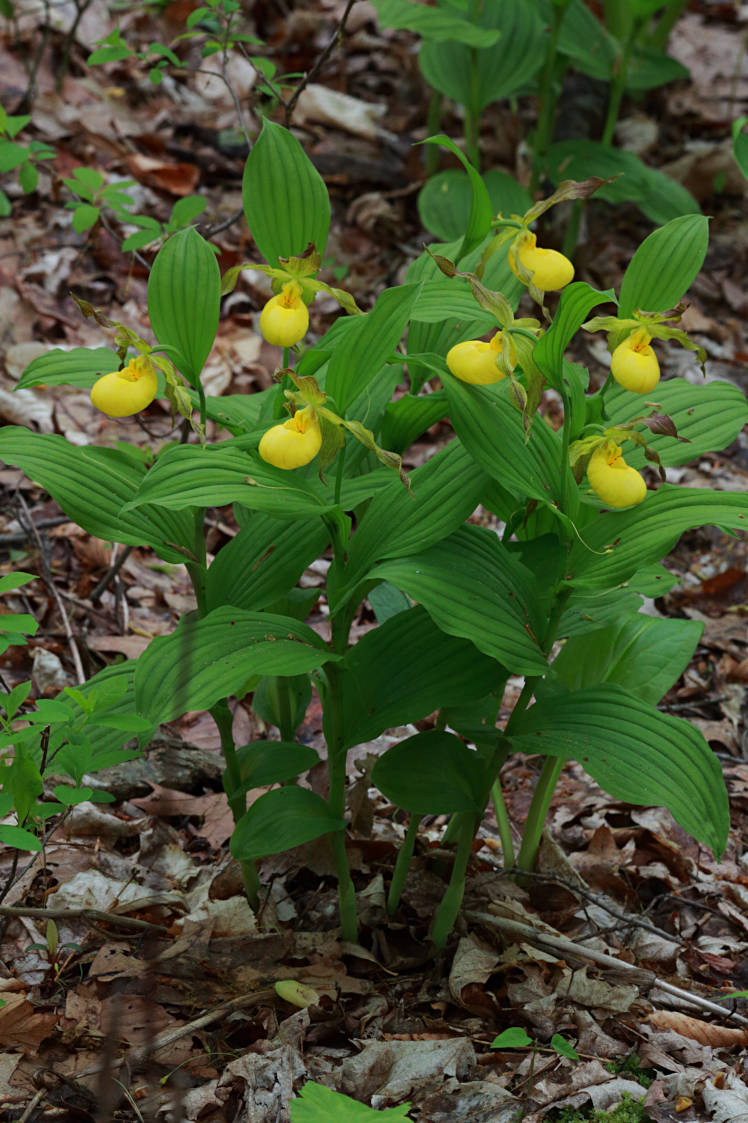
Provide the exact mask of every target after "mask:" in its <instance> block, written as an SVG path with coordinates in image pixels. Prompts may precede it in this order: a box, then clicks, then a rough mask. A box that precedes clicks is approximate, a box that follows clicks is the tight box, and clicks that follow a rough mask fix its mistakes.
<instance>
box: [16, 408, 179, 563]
mask: <svg viewBox="0 0 748 1123" xmlns="http://www.w3.org/2000/svg"><path fill="white" fill-rule="evenodd" d="M0 457H1V458H2V459H3V460H5V461H6V463H8V464H13V465H15V466H17V467H19V468H22V469H23V471H24V472H25V473H26V474H27V475H28V476H29V478H30V479H32V480H34V482H35V483H38V484H39V485H40V486H41V487H43V488H44V489H45V490H46V491H48V492H49V494H50V495H51V496H52V498H53V499H54V500H55V501H56V502H57V503H59V505H60V506H61V507H62V509H63V511H64V512H65V514H66V515H67V516H68V518H70V519H72V520H73V521H74V522H77V523H78V525H79V526H81V527H83V529H84V530H86V531H88V533H89V534H93V535H95V536H96V537H97V538H103V539H104V541H106V542H122V543H125V544H128V545H132V546H153V548H154V549H155V550H156V552H157V553H158V554H159V555H160V556H161V557H162V558H164V560H165V561H170V562H183V561H184V560H185V553H184V552H183V551H180V550H178V549H175V545H181V546H183V547H184V548H185V550H189V549H191V548H192V545H193V542H194V526H193V522H192V518H191V516H190V515H188V514H181V513H180V514H175V513H173V512H166V511H163V510H159V509H157V508H152V507H148V506H143V507H140V508H138V509H137V510H135V511H132V510H125V508H126V506H127V505H128V503H129V502H130V501H131V500H132V499H133V498H134V496H135V494H136V492H137V490H138V486H139V485H140V483H141V481H142V480H143V479H144V478H145V476H146V467H145V465H144V464H139V463H137V462H136V461H135V460H134V459H133V458H132V457H131V456H128V455H127V454H126V453H125V452H122V451H120V450H119V449H114V448H100V447H99V446H97V445H84V446H77V445H72V444H70V443H69V442H68V441H66V440H65V439H64V437H58V436H55V435H53V434H46V433H45V434H40V433H32V432H30V431H29V430H28V429H24V428H21V427H20V426H13V425H7V426H5V428H2V429H0Z"/></svg>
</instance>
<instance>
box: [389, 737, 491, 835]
mask: <svg viewBox="0 0 748 1123" xmlns="http://www.w3.org/2000/svg"><path fill="white" fill-rule="evenodd" d="M371 779H372V783H373V784H376V786H377V787H378V788H379V790H380V791H381V792H383V793H384V795H386V796H387V799H391V800H392V802H393V803H396V804H397V805H398V806H399V807H402V808H404V809H405V810H406V811H410V812H411V813H412V814H414V815H446V814H450V813H452V812H458V811H467V812H469V813H472V814H474V815H480V814H482V812H483V809H484V806H485V795H486V791H487V787H488V785H489V784H490V779H489V778H488V777H487V775H486V767H485V762H484V761H483V759H482V757H481V756H480V755H479V754H478V753H477V752H474V751H473V750H472V749H469V748H468V747H467V745H466V744H465V742H464V741H461V740H460V738H459V737H455V735H454V734H453V733H445V732H442V731H440V730H435V729H432V730H429V731H428V732H426V733H416V734H415V736H413V737H408V738H407V740H405V741H400V742H399V743H398V744H397V745H393V746H392V748H390V749H387V752H385V753H383V754H382V756H380V757H379V758H378V760H377V762H376V764H375V765H374V768H373V769H372V773H371Z"/></svg>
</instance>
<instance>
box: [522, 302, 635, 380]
mask: <svg viewBox="0 0 748 1123" xmlns="http://www.w3.org/2000/svg"><path fill="white" fill-rule="evenodd" d="M610 301H615V293H614V292H613V290H612V289H608V290H607V291H606V292H600V291H599V290H598V289H593V288H592V286H591V285H588V284H586V282H585V281H574V282H573V283H572V284H570V285H567V286H566V288H565V289H564V291H563V292H562V293H561V299H560V301H559V305H558V310H557V312H556V315H555V316H554V317H553V326H552V327H551V328H550V330H549V331H547V332H546V333H545V335H544V336H542V337H541V339H540V340H539V342H538V343H536V344H535V348H534V350H533V353H532V357H533V359H534V360H535V362H536V363H537V364H538V366H539V367H540V369H541V370H542V372H543V374H544V375H546V377H547V378H548V379H549V381H550V382H551V384H552V385H553V386H555V388H556V389H557V390H558V389H559V388H560V386H561V373H562V366H563V358H564V351H565V350H566V348H567V346H568V345H569V343H570V342H571V340H572V338H573V336H574V335H575V334H576V332H577V330H578V329H579V328H580V327H581V325H582V324H583V323H584V321H585V320H586V319H587V316H588V315H589V312H590V310H591V309H592V308H596V307H597V306H598V305H599V304H607V303H609V302H610Z"/></svg>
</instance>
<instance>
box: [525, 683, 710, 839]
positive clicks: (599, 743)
mask: <svg viewBox="0 0 748 1123" xmlns="http://www.w3.org/2000/svg"><path fill="white" fill-rule="evenodd" d="M515 731H516V732H515ZM515 731H513V733H512V738H511V740H512V747H513V748H514V749H517V750H519V751H520V752H526V753H542V754H543V755H547V756H560V757H570V758H571V759H572V760H576V761H578V762H579V763H580V764H581V765H582V767H583V768H584V769H585V771H586V772H589V774H590V776H592V778H593V779H594V780H596V781H597V783H598V784H599V785H600V787H601V788H602V789H603V790H604V791H606V792H608V794H609V795H612V796H613V798H614V799H620V800H624V801H625V802H626V803H633V804H639V805H642V804H643V805H648V804H651V805H653V806H655V807H667V809H668V810H669V811H670V813H671V814H672V815H673V817H674V819H675V820H676V821H677V822H678V823H679V824H680V825H681V826H682V827H683V829H684V830H685V831H688V833H689V834H690V835H692V836H693V838H695V839H697V840H698V841H699V842H703V843H704V844H705V845H707V846H709V847H710V848H711V849H712V851H713V852H714V855H715V857H716V858H717V859H718V860H719V858H720V857H721V856H722V854H723V852H724V849H725V844H726V842H727V833H728V830H729V827H730V815H729V804H728V800H727V792H726V790H725V784H724V781H723V779H722V769H721V767H720V764H719V761H718V760H717V758H716V757H715V755H714V753H713V752H712V750H711V749H710V748H709V746H708V745H707V743H706V741H705V740H704V737H703V735H702V734H701V733H700V732H699V731H698V730H697V729H696V728H695V727H694V726H692V725H690V724H689V722H687V721H684V720H683V719H682V718H676V717H670V716H669V715H668V714H663V713H660V711H659V710H656V709H655V708H654V707H653V706H651V705H649V704H648V703H646V702H643V701H641V699H639V698H637V697H635V696H634V695H633V694H630V693H629V691H627V690H624V689H623V688H622V687H620V686H616V685H613V684H609V683H604V684H601V685H598V686H589V687H586V688H585V689H584V690H578V691H574V692H573V693H569V694H563V695H559V694H554V695H553V697H552V698H549V699H547V700H545V701H543V702H536V704H535V705H534V706H531V707H530V709H529V710H526V711H525V712H524V713H523V714H520V715H518V718H517V722H516V725H515Z"/></svg>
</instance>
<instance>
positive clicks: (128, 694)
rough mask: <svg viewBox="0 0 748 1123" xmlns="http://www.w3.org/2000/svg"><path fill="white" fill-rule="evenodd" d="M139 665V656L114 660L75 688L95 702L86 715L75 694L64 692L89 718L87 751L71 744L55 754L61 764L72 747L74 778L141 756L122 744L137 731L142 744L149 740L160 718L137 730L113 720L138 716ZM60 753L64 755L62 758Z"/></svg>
mask: <svg viewBox="0 0 748 1123" xmlns="http://www.w3.org/2000/svg"><path fill="white" fill-rule="evenodd" d="M136 665H137V660H136V659H126V660H124V662H122V663H112V664H111V666H109V667H104V669H103V670H101V671H98V672H97V673H96V674H95V675H92V676H91V678H90V679H88V681H87V682H84V683H83V684H82V686H79V687H76V688H75V689H76V693H80V694H81V695H83V697H84V698H86V699H88V701H89V703H93V704H94V707H95V708H94V712H93V713H92V714H91V715H86V711H85V709H84V708H83V706H81V705H80V704H79V702H78V700H77V698H76V697H75V695H73V696H72V697H70V698H68V696H67V694H65V695H62V697H63V698H65V701H66V704H67V705H68V706H69V707H70V709H71V711H72V713H73V715H74V716H76V717H77V718H78V720H81V719H83V718H84V717H85V720H86V726H85V735H86V740H87V742H88V749H87V752H86V754H85V755H84V754H82V753H81V749H80V746H78V745H75V746H72V745H70V746H63V748H62V749H61V750H60V752H59V753H58V755H57V756H56V757H55V761H56V762H57V763H58V767H59V766H60V763H61V762H64V761H65V757H66V751H67V750H68V749H69V751H70V753H71V757H70V758H69V759H68V763H67V765H66V767H67V768H68V771H69V772H70V775H71V776H73V777H74V779H76V780H81V779H82V778H83V775H84V773H86V772H96V771H98V770H99V769H101V768H109V767H110V766H111V765H114V764H121V763H122V761H125V760H131V759H134V758H135V757H137V756H139V755H140V753H138V752H137V751H135V750H132V749H123V748H122V746H123V745H125V744H126V743H127V742H128V741H131V740H132V738H133V736H134V735H136V736H137V737H138V741H139V743H140V744H141V745H144V744H146V743H147V742H148V741H149V739H150V734H151V733H152V732H153V730H154V729H155V727H156V725H157V724H158V723H157V722H151V723H150V725H149V727H148V728H147V729H142V727H141V729H138V730H130V729H126V728H122V727H121V728H117V726H116V724H115V725H112V724H111V722H112V721H115V722H116V719H117V718H122V719H123V725H127V724H128V722H127V720H126V719H128V718H132V717H136V716H137V715H136V714H135V667H136ZM58 757H59V758H61V759H60V761H58ZM73 758H74V760H75V766H76V768H78V769H79V771H78V772H77V773H76V771H75V769H74V768H73V767H71V765H72V762H73Z"/></svg>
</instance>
